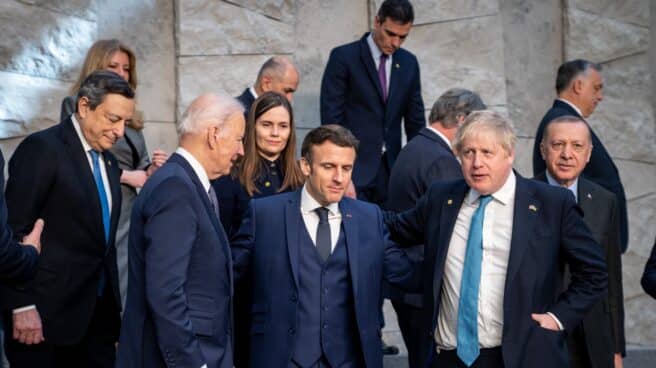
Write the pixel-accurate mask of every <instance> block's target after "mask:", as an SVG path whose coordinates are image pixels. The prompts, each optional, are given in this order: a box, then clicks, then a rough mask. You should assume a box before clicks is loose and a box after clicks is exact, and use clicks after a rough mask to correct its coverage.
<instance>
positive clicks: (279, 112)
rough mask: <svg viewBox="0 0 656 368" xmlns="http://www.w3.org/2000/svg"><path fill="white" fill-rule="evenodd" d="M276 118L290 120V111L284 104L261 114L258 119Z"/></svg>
mask: <svg viewBox="0 0 656 368" xmlns="http://www.w3.org/2000/svg"><path fill="white" fill-rule="evenodd" d="M262 119H264V120H268V119H272V120H276V121H289V112H288V111H287V109H285V108H284V107H282V106H276V107H272V108H271V109H269V110H267V111H266V112H265V113H263V114H262V115H260V117H259V118H257V121H260V120H262Z"/></svg>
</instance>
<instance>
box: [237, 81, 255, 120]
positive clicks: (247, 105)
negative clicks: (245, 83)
mask: <svg viewBox="0 0 656 368" xmlns="http://www.w3.org/2000/svg"><path fill="white" fill-rule="evenodd" d="M235 98H236V99H237V100H238V101H239V102H241V104H242V105H244V117H245V118H246V120H248V111H249V110H250V109H251V106H252V105H253V102H255V97H253V94H252V93H251V91H250V89H249V88H246V89H245V90H244V92H242V93H241V95H239V96H237V97H235Z"/></svg>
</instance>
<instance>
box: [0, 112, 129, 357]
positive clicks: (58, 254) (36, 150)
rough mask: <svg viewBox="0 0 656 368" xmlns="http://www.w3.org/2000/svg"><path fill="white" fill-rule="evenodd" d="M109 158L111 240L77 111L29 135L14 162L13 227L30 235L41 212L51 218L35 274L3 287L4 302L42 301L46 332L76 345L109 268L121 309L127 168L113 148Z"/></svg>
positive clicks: (11, 190) (55, 341)
mask: <svg viewBox="0 0 656 368" xmlns="http://www.w3.org/2000/svg"><path fill="white" fill-rule="evenodd" d="M103 163H104V164H105V168H106V171H107V178H108V181H109V190H111V195H112V208H111V222H110V237H109V242H108V243H106V242H105V235H104V228H103V223H102V214H101V209H100V200H99V198H98V192H97V189H96V184H95V181H94V178H93V173H92V171H91V167H90V165H89V161H88V159H87V154H86V153H85V152H84V149H83V148H82V143H81V142H80V139H79V138H78V136H77V133H76V132H75V128H74V127H73V122H72V121H71V119H70V118H68V119H67V120H66V121H64V122H62V123H61V124H58V125H55V126H53V127H51V128H48V129H45V130H42V131H40V132H37V133H34V134H31V135H29V136H28V137H27V138H25V140H23V142H21V144H20V145H18V148H17V149H16V152H15V153H14V155H13V157H12V158H11V160H10V161H9V181H8V182H7V192H6V196H7V207H8V210H9V224H10V226H11V227H12V229H13V230H14V233H15V234H16V236H17V237H20V236H23V235H24V234H26V233H27V232H29V231H30V230H31V229H32V226H33V224H34V221H36V219H37V218H43V219H44V221H45V223H46V225H45V228H44V230H43V234H42V236H41V243H42V244H43V250H42V252H41V257H40V259H39V264H38V269H37V272H36V275H35V277H34V280H32V281H30V282H27V283H25V284H21V285H16V286H14V287H3V288H2V289H1V290H0V293H1V294H2V301H3V307H4V309H5V310H12V309H15V308H20V307H24V306H27V305H32V304H35V305H36V306H37V310H38V312H39V314H40V316H41V320H42V325H43V334H44V337H45V339H46V341H49V342H50V343H52V344H62V345H68V344H75V343H77V342H79V341H80V340H81V339H82V338H83V337H84V335H85V333H86V330H87V327H88V325H89V322H90V320H91V316H92V314H93V310H94V306H95V304H96V299H97V294H98V285H99V281H100V277H101V272H102V271H103V269H104V273H105V275H106V283H105V287H106V288H109V290H108V291H111V292H112V293H113V295H114V299H115V300H114V301H115V302H116V306H117V310H119V309H120V302H119V301H120V299H119V291H118V276H117V271H116V249H115V248H114V238H115V235H116V226H117V224H118V217H119V213H120V209H121V188H120V183H119V175H120V174H119V168H118V164H117V162H116V160H115V159H114V156H112V155H111V153H109V152H104V153H103ZM117 320H118V316H117ZM117 329H118V326H117Z"/></svg>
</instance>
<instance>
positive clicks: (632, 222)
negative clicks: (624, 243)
mask: <svg viewBox="0 0 656 368" xmlns="http://www.w3.org/2000/svg"><path fill="white" fill-rule="evenodd" d="M627 210H628V212H629V250H628V251H630V252H632V253H634V254H636V255H637V256H640V257H642V258H644V262H645V263H646V262H647V259H648V258H649V255H650V254H651V248H652V246H653V245H654V239H656V227H654V218H656V192H653V191H652V193H651V194H650V195H648V196H645V197H642V198H639V199H635V200H632V201H629V202H628V203H627ZM643 266H644V263H643ZM639 271H640V272H642V270H639Z"/></svg>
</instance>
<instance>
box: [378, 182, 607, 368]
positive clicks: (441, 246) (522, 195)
mask: <svg viewBox="0 0 656 368" xmlns="http://www.w3.org/2000/svg"><path fill="white" fill-rule="evenodd" d="M468 191H469V187H468V186H467V184H466V183H465V181H464V180H458V181H453V182H443V183H442V182H438V183H436V184H434V185H433V186H432V187H431V188H430V189H429V191H428V192H427V193H426V195H425V196H423V197H422V198H421V199H420V200H419V202H418V203H417V206H416V207H414V208H413V209H411V210H409V211H406V212H403V213H401V214H399V215H396V216H394V215H392V214H391V213H389V214H386V216H385V220H386V223H387V225H388V226H389V228H390V234H391V236H392V239H394V240H395V241H398V242H400V243H401V244H404V245H405V244H417V243H424V244H425V253H424V256H425V258H424V271H423V274H424V280H423V284H424V286H423V289H424V311H425V316H424V321H425V326H427V330H426V337H427V341H426V343H427V344H433V340H432V339H433V333H434V330H435V327H436V324H437V317H438V315H439V313H440V309H439V307H440V298H441V292H442V278H443V275H444V264H445V259H446V256H447V254H448V248H449V242H450V239H451V234H452V233H453V229H454V225H455V222H456V219H457V217H458V213H459V211H460V207H461V205H462V203H463V201H464V199H465V196H466V194H467V192H468ZM513 219H514V220H513V229H512V238H511V239H512V240H511V244H510V258H509V260H508V270H507V275H506V283H505V287H504V302H503V313H504V316H503V319H504V326H503V337H502V346H501V348H502V350H503V359H504V366H505V367H506V368H521V367H537V368H540V367H544V368H553V367H563V366H567V365H568V356H567V350H566V347H565V333H569V332H571V331H572V329H573V328H574V327H575V326H576V325H578V324H579V323H580V321H581V320H582V319H583V317H584V316H585V314H586V312H587V311H588V310H589V309H590V307H592V306H593V304H595V303H596V302H597V301H598V300H599V298H600V297H601V296H602V293H603V292H604V291H605V289H606V286H607V273H606V267H605V262H604V258H603V255H602V252H601V247H600V246H599V245H598V244H597V243H596V242H595V240H594V239H593V238H592V235H591V234H590V231H589V230H588V228H587V227H586V226H585V224H584V223H583V219H582V218H581V211H580V209H579V208H578V207H577V206H576V203H575V202H574V197H573V196H572V195H571V194H570V193H568V192H567V190H566V189H562V188H556V187H551V186H549V185H547V184H544V183H540V182H537V181H533V180H528V179H524V178H522V177H520V176H519V175H517V186H516V191H515V203H514V214H513ZM562 261H565V262H567V263H568V264H569V265H570V271H571V274H572V283H571V284H570V287H569V288H568V289H567V290H566V291H565V292H563V293H562V294H559V292H560V291H561V290H562V287H561V285H562V277H561V268H560V267H559V265H560V263H561V262H562ZM546 312H551V313H553V314H554V315H556V316H557V317H558V319H559V320H560V322H561V323H562V324H563V326H564V328H565V330H566V332H554V331H549V330H546V329H543V328H541V327H539V326H538V325H537V324H536V322H534V321H533V320H532V319H531V313H546Z"/></svg>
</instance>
